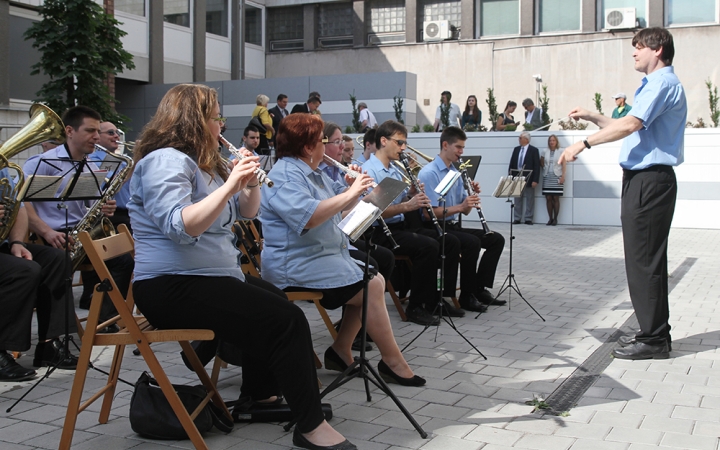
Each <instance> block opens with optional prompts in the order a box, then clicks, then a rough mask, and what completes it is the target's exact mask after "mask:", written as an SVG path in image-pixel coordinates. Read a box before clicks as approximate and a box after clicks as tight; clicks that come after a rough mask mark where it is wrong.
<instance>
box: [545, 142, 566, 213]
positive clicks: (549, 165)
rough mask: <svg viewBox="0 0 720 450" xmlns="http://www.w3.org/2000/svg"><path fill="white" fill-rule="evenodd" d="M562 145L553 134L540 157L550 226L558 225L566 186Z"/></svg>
mask: <svg viewBox="0 0 720 450" xmlns="http://www.w3.org/2000/svg"><path fill="white" fill-rule="evenodd" d="M558 150H560V144H559V143H558V138H557V136H555V135H554V134H551V135H550V137H549V138H548V148H546V149H545V150H544V151H543V155H542V156H541V157H540V165H541V166H542V168H543V187H542V193H543V195H544V196H545V202H546V205H547V211H548V217H550V220H548V223H547V224H548V225H557V218H558V214H560V197H562V195H563V190H564V185H565V169H566V166H567V163H566V162H565V161H563V162H560V161H559V159H560V154H561V153H562V152H559V151H558Z"/></svg>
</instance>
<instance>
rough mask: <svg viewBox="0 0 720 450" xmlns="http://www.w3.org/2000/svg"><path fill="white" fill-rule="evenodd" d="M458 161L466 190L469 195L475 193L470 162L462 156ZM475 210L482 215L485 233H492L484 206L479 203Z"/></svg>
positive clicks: (481, 222)
mask: <svg viewBox="0 0 720 450" xmlns="http://www.w3.org/2000/svg"><path fill="white" fill-rule="evenodd" d="M458 163H459V164H458V167H459V168H460V175H461V176H462V180H463V186H465V190H466V191H467V194H468V195H473V194H474V193H475V192H474V191H473V188H472V183H470V177H468V174H467V168H468V167H470V166H469V165H468V164H470V163H469V162H468V163H464V162H463V160H462V158H458ZM475 211H477V213H478V216H479V217H480V224H481V225H482V228H483V231H484V232H485V234H492V233H493V232H492V231H491V230H490V227H489V226H488V224H487V222H486V221H485V215H484V214H483V212H482V208H481V207H480V205H479V204H478V205H477V206H476V207H475Z"/></svg>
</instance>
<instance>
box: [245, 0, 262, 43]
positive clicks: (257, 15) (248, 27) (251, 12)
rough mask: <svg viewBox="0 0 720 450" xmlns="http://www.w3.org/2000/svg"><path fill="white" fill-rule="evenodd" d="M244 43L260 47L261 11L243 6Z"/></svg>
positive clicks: (250, 6) (249, 6)
mask: <svg viewBox="0 0 720 450" xmlns="http://www.w3.org/2000/svg"><path fill="white" fill-rule="evenodd" d="M245 43H246V44H255V45H259V46H262V45H263V42H262V9H260V8H256V7H254V6H252V5H248V4H245Z"/></svg>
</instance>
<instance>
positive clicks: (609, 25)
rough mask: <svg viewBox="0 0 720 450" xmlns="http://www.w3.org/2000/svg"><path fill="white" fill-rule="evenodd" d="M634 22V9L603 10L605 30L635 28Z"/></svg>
mask: <svg viewBox="0 0 720 450" xmlns="http://www.w3.org/2000/svg"><path fill="white" fill-rule="evenodd" d="M635 22H636V17H635V8H607V9H606V10H605V29H606V30H621V29H626V30H627V29H631V28H635V27H636V23H635Z"/></svg>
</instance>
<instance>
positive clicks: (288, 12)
mask: <svg viewBox="0 0 720 450" xmlns="http://www.w3.org/2000/svg"><path fill="white" fill-rule="evenodd" d="M267 27H268V38H269V39H270V41H271V42H272V41H288V40H296V39H300V40H302V38H303V7H302V5H300V6H290V7H287V8H269V9H268V23H267ZM300 49H302V46H301V47H300Z"/></svg>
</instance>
